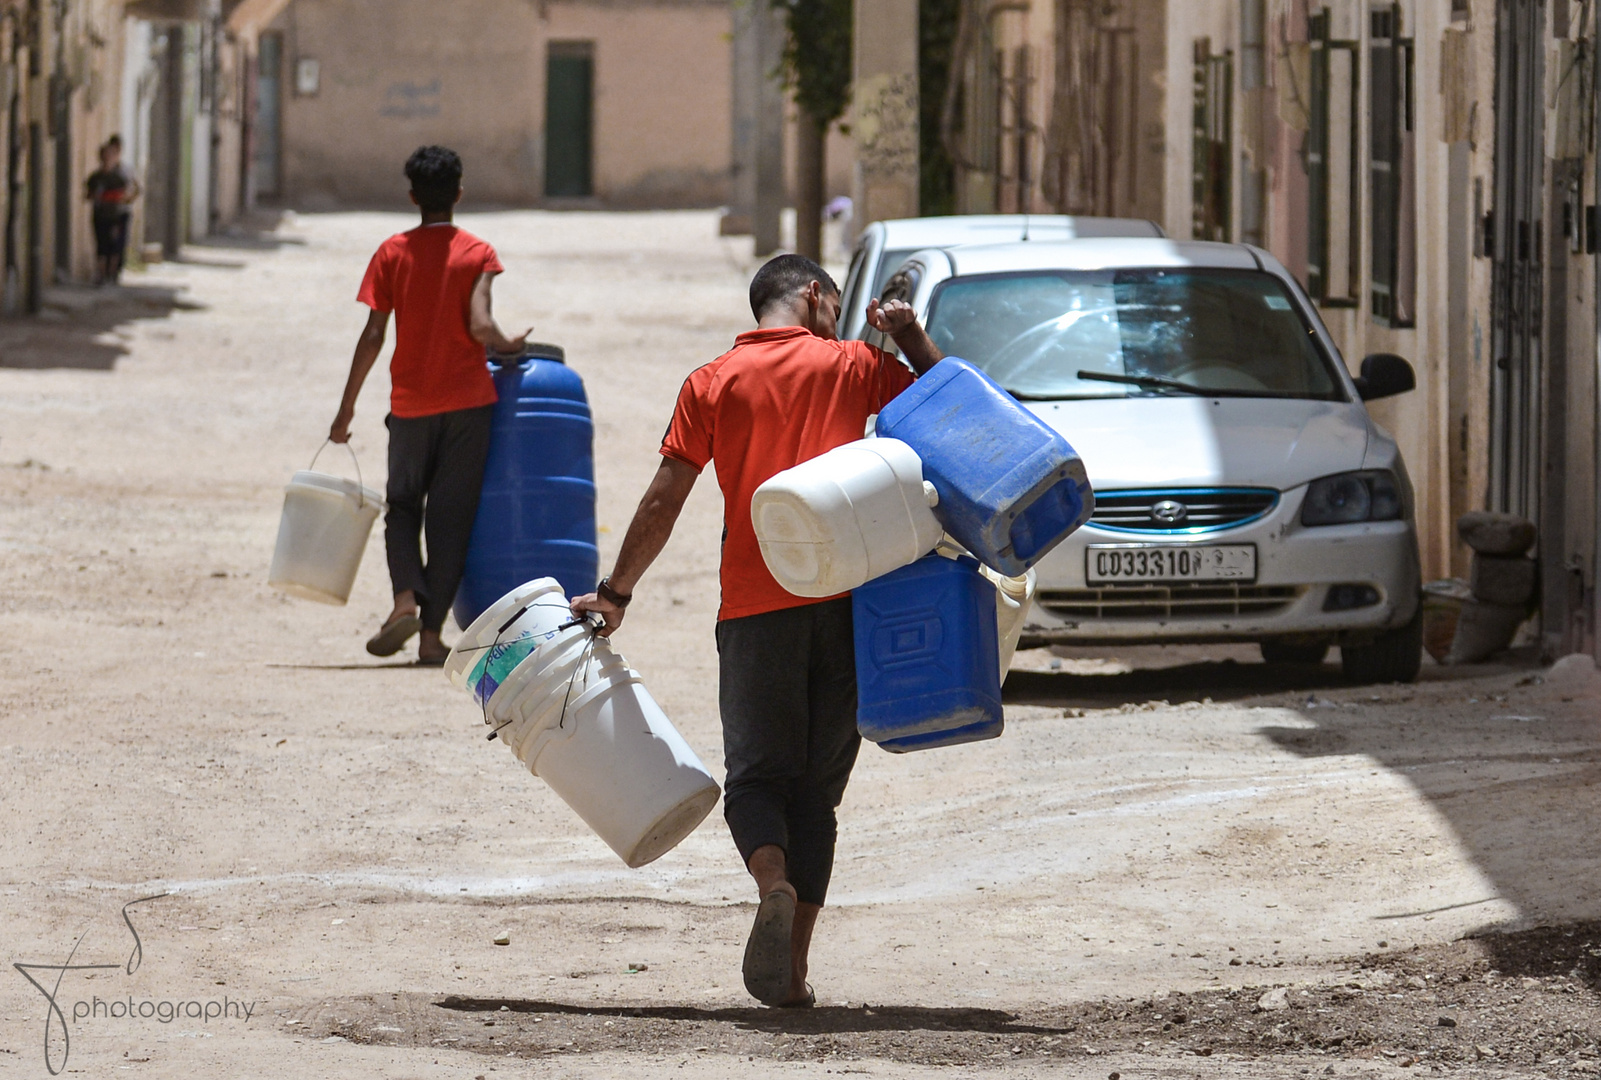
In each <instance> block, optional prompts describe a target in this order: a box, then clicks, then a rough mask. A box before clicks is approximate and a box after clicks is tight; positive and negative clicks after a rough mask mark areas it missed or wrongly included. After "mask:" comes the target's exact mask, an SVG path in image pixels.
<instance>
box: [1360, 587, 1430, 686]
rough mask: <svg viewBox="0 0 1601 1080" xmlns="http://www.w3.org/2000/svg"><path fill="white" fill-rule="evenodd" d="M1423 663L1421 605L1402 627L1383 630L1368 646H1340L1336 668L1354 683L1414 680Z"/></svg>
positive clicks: (1405, 681) (1407, 681)
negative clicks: (1342, 671)
mask: <svg viewBox="0 0 1601 1080" xmlns="http://www.w3.org/2000/svg"><path fill="white" fill-rule="evenodd" d="M1422 666H1423V605H1421V604H1419V605H1418V610H1417V614H1415V615H1413V616H1412V619H1411V621H1410V622H1408V623H1407V624H1406V625H1405V626H1398V627H1396V628H1395V629H1394V630H1386V631H1385V632H1384V633H1382V634H1380V635H1379V636H1378V638H1377V639H1376V640H1374V642H1373V643H1372V644H1370V645H1350V646H1342V647H1341V649H1340V667H1341V668H1342V669H1343V670H1344V672H1345V677H1346V678H1347V679H1349V680H1350V681H1352V682H1354V683H1409V682H1416V681H1417V678H1418V670H1419V669H1420V668H1421V667H1422Z"/></svg>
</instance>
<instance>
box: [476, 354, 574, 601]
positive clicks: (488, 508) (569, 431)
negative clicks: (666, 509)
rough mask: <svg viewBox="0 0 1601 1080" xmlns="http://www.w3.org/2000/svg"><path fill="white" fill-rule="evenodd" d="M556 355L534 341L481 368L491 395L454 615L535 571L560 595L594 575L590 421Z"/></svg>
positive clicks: (490, 598)
mask: <svg viewBox="0 0 1601 1080" xmlns="http://www.w3.org/2000/svg"><path fill="white" fill-rule="evenodd" d="M562 360H563V354H562V350H561V349H560V348H558V347H556V346H554V345H540V346H534V347H532V349H531V351H530V354H529V355H527V356H525V357H523V358H522V359H521V360H519V361H517V362H515V363H508V364H505V365H504V366H501V367H499V368H494V367H492V368H491V370H490V374H491V375H492V376H493V377H494V380H495V390H496V392H497V393H498V394H499V395H500V400H499V401H498V402H496V404H495V413H494V421H493V423H492V426H491V428H490V435H489V460H488V461H487V462H486V463H485V465H484V486H483V494H482V495H481V496H480V497H479V500H478V517H477V519H476V520H475V521H474V522H473V535H472V542H471V544H470V545H469V547H468V549H467V570H466V573H465V574H464V575H463V577H462V581H461V588H460V589H459V590H457V592H456V602H455V605H454V608H453V610H454V611H455V614H456V622H457V624H458V625H461V626H468V625H470V624H471V623H472V621H473V620H474V619H476V618H477V617H478V616H479V615H481V614H482V613H483V612H484V611H485V610H486V609H487V608H488V607H489V606H490V605H491V604H493V603H494V602H495V601H496V600H499V599H500V598H501V597H502V596H504V595H506V594H507V593H509V592H511V590H512V589H515V588H516V587H517V586H519V585H521V584H523V583H524V582H527V581H532V580H534V579H535V578H542V577H553V578H555V579H556V580H557V581H559V582H561V586H562V588H563V589H564V590H566V592H567V595H568V596H577V595H579V594H580V593H586V592H589V591H591V590H592V589H594V587H595V582H596V581H597V580H598V578H599V574H600V552H599V551H598V549H597V548H596V546H595V448H594V442H595V426H594V423H593V421H592V420H591V419H590V415H589V399H588V397H586V396H585V394H584V381H583V379H581V378H579V377H578V373H577V372H575V371H573V370H572V369H571V368H569V367H567V366H566V365H565V364H564V363H562Z"/></svg>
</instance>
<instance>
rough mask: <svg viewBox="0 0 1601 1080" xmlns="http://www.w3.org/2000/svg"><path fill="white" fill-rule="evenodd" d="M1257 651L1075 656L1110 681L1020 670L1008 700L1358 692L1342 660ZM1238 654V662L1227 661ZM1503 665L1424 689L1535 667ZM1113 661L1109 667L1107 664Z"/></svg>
mask: <svg viewBox="0 0 1601 1080" xmlns="http://www.w3.org/2000/svg"><path fill="white" fill-rule="evenodd" d="M1254 652H1255V648H1254V647H1251V648H1249V649H1245V650H1242V649H1239V648H1235V647H1219V648H1208V647H1206V646H1186V647H1169V648H1163V647H1158V646H1140V647H1132V648H1127V649H1096V650H1075V651H1074V652H1073V653H1072V655H1074V656H1088V657H1090V658H1091V661H1092V663H1093V662H1094V661H1096V660H1099V661H1101V662H1102V663H1103V664H1104V665H1105V666H1106V667H1107V668H1108V669H1109V670H1107V671H1106V672H1105V673H1101V672H1091V673H1085V672H1083V671H1071V670H1062V671H1039V670H1022V669H1016V668H1014V669H1013V670H1012V671H1011V673H1010V674H1008V675H1007V677H1006V685H1005V687H1004V690H1003V692H1002V696H1003V698H1004V699H1005V701H1006V702H1007V703H1008V704H1011V705H1051V706H1064V705H1077V706H1081V707H1084V708H1116V707H1117V706H1119V705H1138V704H1144V703H1145V702H1151V701H1166V702H1168V703H1169V704H1171V705H1177V704H1179V703H1181V702H1188V701H1207V700H1210V701H1214V702H1218V701H1241V700H1244V699H1247V698H1255V697H1266V696H1270V695H1275V694H1286V693H1296V692H1313V691H1336V690H1352V689H1356V687H1355V686H1353V684H1352V683H1351V682H1349V681H1348V680H1347V679H1346V678H1345V676H1344V675H1343V674H1342V673H1341V671H1340V665H1339V663H1338V662H1337V657H1338V654H1331V655H1332V656H1333V657H1334V659H1331V660H1330V661H1327V662H1325V663H1322V664H1265V663H1263V662H1261V661H1260V660H1256V659H1246V658H1245V657H1246V656H1247V655H1248V654H1250V653H1254ZM1228 654H1234V655H1228ZM1501 660H1502V662H1501V663H1497V664H1483V665H1476V666H1473V667H1442V666H1440V665H1438V664H1433V663H1429V662H1427V661H1425V663H1424V667H1423V672H1422V675H1421V676H1420V677H1419V679H1418V681H1419V683H1420V684H1423V685H1432V684H1435V683H1454V682H1462V681H1465V680H1474V679H1485V678H1491V677H1494V676H1498V675H1504V674H1507V673H1508V672H1512V671H1529V670H1533V669H1534V668H1535V666H1536V662H1535V659H1534V657H1533V656H1532V655H1529V656H1524V655H1520V654H1512V653H1507V654H1505V655H1504V656H1503V657H1502V658H1501ZM1108 661H1110V662H1108Z"/></svg>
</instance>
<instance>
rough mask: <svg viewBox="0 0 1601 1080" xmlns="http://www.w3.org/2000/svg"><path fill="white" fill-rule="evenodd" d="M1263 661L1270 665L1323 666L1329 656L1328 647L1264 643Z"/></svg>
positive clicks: (1323, 645)
mask: <svg viewBox="0 0 1601 1080" xmlns="http://www.w3.org/2000/svg"><path fill="white" fill-rule="evenodd" d="M1259 644H1260V645H1261V647H1262V659H1263V660H1265V661H1267V662H1268V663H1270V664H1321V663H1322V662H1323V658H1324V657H1325V656H1327V655H1329V647H1328V645H1327V644H1326V643H1325V644H1322V645H1296V644H1293V643H1291V642H1288V641H1263V642H1260V643H1259Z"/></svg>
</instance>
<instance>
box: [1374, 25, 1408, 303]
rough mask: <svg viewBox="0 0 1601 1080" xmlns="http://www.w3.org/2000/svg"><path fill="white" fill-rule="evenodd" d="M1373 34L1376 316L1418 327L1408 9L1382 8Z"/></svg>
mask: <svg viewBox="0 0 1601 1080" xmlns="http://www.w3.org/2000/svg"><path fill="white" fill-rule="evenodd" d="M1369 18H1370V24H1369V33H1368V64H1369V70H1368V162H1369V169H1368V200H1369V204H1370V205H1369V215H1368V220H1369V225H1370V236H1369V253H1370V257H1371V266H1370V268H1369V269H1370V275H1371V281H1372V284H1371V287H1370V294H1369V295H1370V299H1371V302H1372V307H1373V318H1374V320H1375V321H1377V322H1381V323H1385V324H1387V325H1389V326H1411V325H1412V323H1413V316H1414V306H1415V301H1416V293H1417V221H1416V211H1415V206H1414V203H1415V201H1416V199H1415V188H1416V176H1415V172H1414V169H1415V166H1414V157H1415V155H1414V153H1413V149H1414V148H1413V132H1414V128H1415V126H1416V125H1415V117H1414V115H1413V93H1412V72H1413V51H1412V41H1411V40H1410V39H1408V38H1403V37H1401V6H1400V5H1399V4H1393V3H1391V4H1375V5H1373V7H1372V8H1371V9H1370V11H1369Z"/></svg>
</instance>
